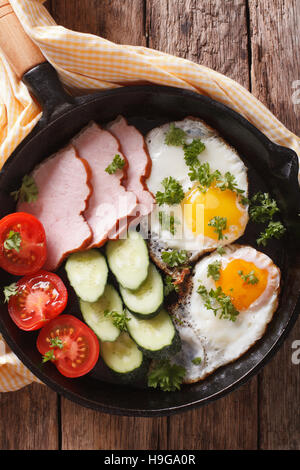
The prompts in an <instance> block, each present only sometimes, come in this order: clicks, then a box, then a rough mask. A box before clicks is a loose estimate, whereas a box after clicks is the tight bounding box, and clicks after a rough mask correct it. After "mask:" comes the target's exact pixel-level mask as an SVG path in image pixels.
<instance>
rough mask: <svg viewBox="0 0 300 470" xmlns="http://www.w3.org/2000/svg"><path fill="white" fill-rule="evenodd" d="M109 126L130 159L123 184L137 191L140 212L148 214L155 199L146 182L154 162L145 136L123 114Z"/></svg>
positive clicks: (128, 188)
mask: <svg viewBox="0 0 300 470" xmlns="http://www.w3.org/2000/svg"><path fill="white" fill-rule="evenodd" d="M107 128H108V130H109V131H110V132H111V133H112V134H113V135H114V136H115V137H116V138H117V139H118V140H119V142H120V145H121V150H122V152H123V154H124V155H125V157H126V158H127V161H128V165H129V166H128V170H127V178H126V180H125V181H124V183H123V184H124V186H125V187H126V189H127V190H128V191H133V192H134V193H135V195H136V197H137V199H138V203H139V206H138V213H139V214H140V215H141V216H143V215H148V214H150V212H152V210H153V205H154V202H155V201H154V197H153V196H152V194H151V193H150V192H149V190H148V188H147V184H146V179H147V178H148V177H149V176H150V173H151V164H152V162H151V158H150V156H149V154H148V152H147V150H146V145H145V141H144V137H143V136H142V134H141V133H140V132H139V131H138V130H137V129H136V128H135V127H134V126H130V125H129V124H128V123H127V121H126V119H125V118H124V117H122V116H119V117H118V118H117V119H116V120H115V121H113V122H112V123H110V124H109V125H108V126H107Z"/></svg>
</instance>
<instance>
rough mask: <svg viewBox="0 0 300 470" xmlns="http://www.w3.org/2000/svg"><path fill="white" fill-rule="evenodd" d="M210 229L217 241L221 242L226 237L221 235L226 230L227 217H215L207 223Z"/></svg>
mask: <svg viewBox="0 0 300 470" xmlns="http://www.w3.org/2000/svg"><path fill="white" fill-rule="evenodd" d="M208 225H209V226H210V227H213V228H214V232H215V233H216V234H217V235H218V240H223V239H224V238H227V236H226V235H225V236H224V234H223V232H224V230H226V228H227V217H220V216H218V215H217V216H215V217H213V218H212V219H210V221H209V222H208Z"/></svg>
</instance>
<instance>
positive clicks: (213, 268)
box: [207, 260, 222, 281]
mask: <svg viewBox="0 0 300 470" xmlns="http://www.w3.org/2000/svg"><path fill="white" fill-rule="evenodd" d="M221 266H222V263H221V261H218V260H217V261H214V262H213V263H210V264H209V265H208V267H207V277H212V278H213V280H214V281H218V280H219V279H220V275H221V273H220V269H221Z"/></svg>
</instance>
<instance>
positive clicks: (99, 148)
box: [72, 122, 137, 248]
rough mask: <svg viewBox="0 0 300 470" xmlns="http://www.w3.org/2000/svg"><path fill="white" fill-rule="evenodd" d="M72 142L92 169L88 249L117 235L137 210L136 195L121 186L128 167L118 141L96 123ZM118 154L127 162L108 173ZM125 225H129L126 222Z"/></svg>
mask: <svg viewBox="0 0 300 470" xmlns="http://www.w3.org/2000/svg"><path fill="white" fill-rule="evenodd" d="M72 143H73V145H74V146H75V148H76V150H77V152H78V155H79V156H80V158H82V159H84V160H85V161H86V162H87V163H88V165H89V167H90V168H91V171H92V179H91V183H92V186H93V194H92V196H91V198H90V200H89V207H88V209H87V210H86V211H85V214H84V215H85V217H86V220H87V222H88V224H89V225H90V227H91V229H92V231H93V238H92V240H91V243H90V245H89V248H92V247H99V246H101V245H103V244H104V243H105V241H106V240H107V239H109V238H115V236H116V234H117V233H118V231H119V226H120V224H121V225H122V226H124V221H127V218H128V217H130V216H133V215H135V213H136V209H137V199H136V196H135V194H134V193H133V192H131V191H126V189H125V188H124V186H122V182H123V180H124V178H125V177H126V170H127V168H128V164H127V160H126V158H125V157H124V155H123V154H122V152H121V150H120V144H119V142H118V140H117V139H116V138H115V137H114V136H113V135H112V134H111V133H110V132H108V131H107V130H104V129H102V128H101V127H100V126H98V125H97V124H96V123H93V122H92V123H90V124H89V125H88V126H87V127H86V128H85V129H84V130H83V131H81V132H80V133H79V134H78V135H77V136H76V137H75V138H74V139H73V140H72ZM116 154H119V155H120V156H121V157H122V158H123V159H124V160H125V161H126V165H125V166H124V167H123V168H122V170H117V171H116V172H115V173H113V174H109V173H107V172H106V171H105V169H106V168H107V167H108V166H109V165H110V164H111V163H112V161H113V159H114V157H115V155H116ZM125 225H126V227H127V223H126V224H125Z"/></svg>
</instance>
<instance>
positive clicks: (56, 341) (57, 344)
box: [50, 336, 64, 349]
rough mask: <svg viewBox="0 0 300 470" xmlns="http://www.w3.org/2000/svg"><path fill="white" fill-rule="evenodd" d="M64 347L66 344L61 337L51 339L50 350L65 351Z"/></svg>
mask: <svg viewBox="0 0 300 470" xmlns="http://www.w3.org/2000/svg"><path fill="white" fill-rule="evenodd" d="M63 347H64V343H63V341H62V340H61V339H60V337H59V336H56V337H55V338H50V348H59V349H63Z"/></svg>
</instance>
